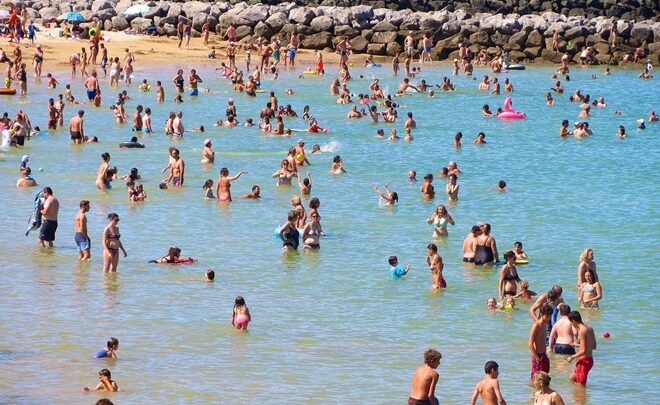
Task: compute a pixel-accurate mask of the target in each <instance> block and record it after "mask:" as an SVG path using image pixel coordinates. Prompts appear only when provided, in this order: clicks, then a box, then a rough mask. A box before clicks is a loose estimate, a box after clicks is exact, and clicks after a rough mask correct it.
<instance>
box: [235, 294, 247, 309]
mask: <svg viewBox="0 0 660 405" xmlns="http://www.w3.org/2000/svg"><path fill="white" fill-rule="evenodd" d="M234 306H235V307H244V306H245V299H244V298H243V297H241V296H240V295H239V296H238V297H236V299H234Z"/></svg>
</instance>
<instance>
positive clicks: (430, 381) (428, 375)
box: [410, 364, 438, 400]
mask: <svg viewBox="0 0 660 405" xmlns="http://www.w3.org/2000/svg"><path fill="white" fill-rule="evenodd" d="M437 382H438V372H437V371H435V370H433V369H432V368H431V367H429V366H428V365H426V364H425V365H423V366H421V367H419V368H418V369H417V370H415V373H414V374H413V378H412V386H411V388H410V397H411V398H415V399H418V400H426V399H429V393H430V392H431V388H433V390H435V384H436V383H437Z"/></svg>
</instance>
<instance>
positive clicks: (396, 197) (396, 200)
mask: <svg viewBox="0 0 660 405" xmlns="http://www.w3.org/2000/svg"><path fill="white" fill-rule="evenodd" d="M390 196H391V198H392V201H395V202H399V195H398V194H397V193H396V191H392V194H390Z"/></svg>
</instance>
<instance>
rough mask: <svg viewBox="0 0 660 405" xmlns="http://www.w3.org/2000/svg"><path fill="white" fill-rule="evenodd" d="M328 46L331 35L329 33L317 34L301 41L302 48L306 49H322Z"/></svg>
mask: <svg viewBox="0 0 660 405" xmlns="http://www.w3.org/2000/svg"><path fill="white" fill-rule="evenodd" d="M330 46H332V35H330V33H329V32H319V33H318V34H314V35H310V36H308V37H305V39H303V41H302V47H303V48H307V49H324V48H327V47H330Z"/></svg>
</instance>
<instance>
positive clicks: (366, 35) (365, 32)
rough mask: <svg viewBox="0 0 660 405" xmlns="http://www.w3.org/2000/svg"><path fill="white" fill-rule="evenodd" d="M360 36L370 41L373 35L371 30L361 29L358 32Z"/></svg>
mask: <svg viewBox="0 0 660 405" xmlns="http://www.w3.org/2000/svg"><path fill="white" fill-rule="evenodd" d="M360 36H361V37H362V38H365V39H366V40H367V41H371V38H373V36H374V31H373V30H362V32H361V33H360Z"/></svg>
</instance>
